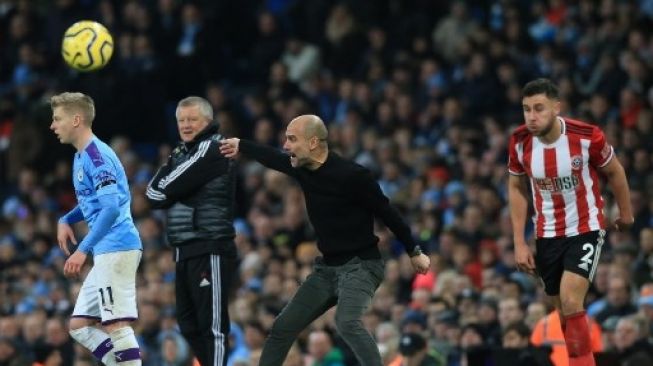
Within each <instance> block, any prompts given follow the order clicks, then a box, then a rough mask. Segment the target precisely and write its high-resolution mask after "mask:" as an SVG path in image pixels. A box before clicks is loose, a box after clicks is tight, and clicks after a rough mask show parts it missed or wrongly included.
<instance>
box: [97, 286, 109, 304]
mask: <svg viewBox="0 0 653 366" xmlns="http://www.w3.org/2000/svg"><path fill="white" fill-rule="evenodd" d="M98 291H100V298H101V299H102V306H107V302H106V299H105V298H104V289H103V288H99V289H98ZM106 291H107V296H108V297H109V305H113V292H112V291H111V286H107V288H106Z"/></svg>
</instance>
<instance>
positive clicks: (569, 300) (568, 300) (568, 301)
mask: <svg viewBox="0 0 653 366" xmlns="http://www.w3.org/2000/svg"><path fill="white" fill-rule="evenodd" d="M560 307H561V308H562V314H564V315H570V314H575V313H577V312H579V311H583V299H582V298H580V297H579V296H566V297H562V298H561V299H560Z"/></svg>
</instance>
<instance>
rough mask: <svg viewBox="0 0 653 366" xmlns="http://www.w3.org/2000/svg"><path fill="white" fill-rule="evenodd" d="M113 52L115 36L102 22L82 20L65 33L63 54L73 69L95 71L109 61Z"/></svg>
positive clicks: (62, 46) (62, 45) (62, 47)
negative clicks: (112, 35)
mask: <svg viewBox="0 0 653 366" xmlns="http://www.w3.org/2000/svg"><path fill="white" fill-rule="evenodd" d="M112 54H113V37H111V33H109V31H108V30H107V28H105V27H104V26H103V25H102V24H100V23H98V22H94V21H90V20H82V21H80V22H77V23H75V24H73V25H71V26H70V27H69V28H68V29H67V30H66V33H64V36H63V42H62V44H61V55H62V56H63V59H64V61H66V63H67V64H68V65H69V66H70V67H72V68H73V69H76V70H79V71H95V70H98V69H101V68H103V67H104V66H106V64H107V63H109V60H110V59H111V55H112Z"/></svg>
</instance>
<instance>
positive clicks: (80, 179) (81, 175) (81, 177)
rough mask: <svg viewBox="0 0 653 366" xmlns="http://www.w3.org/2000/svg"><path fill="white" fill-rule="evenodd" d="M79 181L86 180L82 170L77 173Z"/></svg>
mask: <svg viewBox="0 0 653 366" xmlns="http://www.w3.org/2000/svg"><path fill="white" fill-rule="evenodd" d="M77 180H78V181H80V182H81V181H82V180H84V172H83V171H82V170H81V169H80V170H78V171H77Z"/></svg>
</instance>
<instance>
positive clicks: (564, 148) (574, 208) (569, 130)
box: [508, 117, 614, 238]
mask: <svg viewBox="0 0 653 366" xmlns="http://www.w3.org/2000/svg"><path fill="white" fill-rule="evenodd" d="M558 120H559V121H560V123H561V130H562V134H561V135H560V137H559V138H558V140H556V141H555V142H554V143H552V144H545V143H543V142H541V141H540V139H539V138H537V137H534V136H533V135H532V134H531V133H530V132H529V131H528V130H527V129H526V126H520V127H519V128H517V129H516V130H515V132H513V134H512V136H511V137H510V145H509V147H508V150H509V156H508V171H509V172H510V174H513V175H523V174H526V175H528V177H529V178H530V181H531V192H532V194H533V206H534V207H535V216H534V217H533V222H534V223H535V234H536V237H537V238H555V237H571V236H576V235H579V234H583V233H586V232H589V231H595V230H602V229H604V228H605V224H604V218H603V198H602V197H601V190H600V188H599V175H598V169H597V168H601V167H604V166H606V165H607V164H608V163H609V162H610V160H611V159H612V157H613V156H614V150H613V148H612V146H610V144H608V143H607V141H606V140H605V136H604V135H603V132H602V131H601V129H599V128H598V127H597V126H593V125H590V124H587V123H585V122H581V121H574V120H571V119H565V118H560V117H559V118H558Z"/></svg>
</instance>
